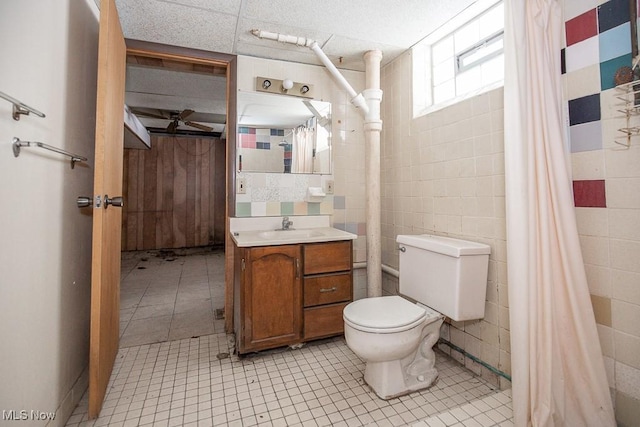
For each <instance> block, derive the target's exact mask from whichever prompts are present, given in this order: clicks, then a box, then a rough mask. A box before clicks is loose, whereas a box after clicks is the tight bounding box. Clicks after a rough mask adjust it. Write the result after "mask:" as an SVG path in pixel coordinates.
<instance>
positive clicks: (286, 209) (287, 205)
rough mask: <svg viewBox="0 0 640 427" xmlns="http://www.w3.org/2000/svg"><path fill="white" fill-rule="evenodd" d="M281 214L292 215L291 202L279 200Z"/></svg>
mask: <svg viewBox="0 0 640 427" xmlns="http://www.w3.org/2000/svg"><path fill="white" fill-rule="evenodd" d="M280 214H281V215H293V202H280Z"/></svg>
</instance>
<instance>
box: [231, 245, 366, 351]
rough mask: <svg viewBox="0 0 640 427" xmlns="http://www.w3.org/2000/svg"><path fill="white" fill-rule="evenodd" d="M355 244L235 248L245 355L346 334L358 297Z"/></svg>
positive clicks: (238, 321) (238, 323) (239, 342)
mask: <svg viewBox="0 0 640 427" xmlns="http://www.w3.org/2000/svg"><path fill="white" fill-rule="evenodd" d="M352 265H353V258H352V242H351V241H350V240H348V241H338V242H323V243H304V244H299V245H282V246H257V247H237V246H236V247H235V275H234V276H235V286H234V306H235V308H234V316H235V317H234V324H235V332H236V350H237V351H238V353H239V354H244V353H248V352H253V351H259V350H265V349H268V348H275V347H280V346H284V345H292V344H298V343H301V342H304V341H308V340H312V339H318V338H325V337H330V336H333V335H340V334H342V333H343V332H344V321H343V319H342V310H343V309H344V307H345V306H346V305H347V304H348V303H349V302H351V300H352V298H353V290H352V289H353V275H352Z"/></svg>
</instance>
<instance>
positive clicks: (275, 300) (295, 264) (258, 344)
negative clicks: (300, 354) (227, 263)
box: [243, 245, 302, 351]
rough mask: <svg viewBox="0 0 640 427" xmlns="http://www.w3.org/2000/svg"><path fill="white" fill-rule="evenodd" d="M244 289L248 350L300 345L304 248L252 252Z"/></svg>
mask: <svg viewBox="0 0 640 427" xmlns="http://www.w3.org/2000/svg"><path fill="white" fill-rule="evenodd" d="M248 253H249V256H248V259H247V263H246V267H245V268H246V269H247V273H248V274H246V277H245V279H246V281H245V286H244V292H245V295H244V297H245V298H244V303H245V307H244V316H243V317H244V338H245V339H244V347H245V350H251V351H253V350H262V349H266V348H273V347H278V346H281V345H287V344H292V343H296V342H300V340H301V337H302V290H301V278H300V246H298V245H286V246H271V247H257V248H251V250H249V251H248Z"/></svg>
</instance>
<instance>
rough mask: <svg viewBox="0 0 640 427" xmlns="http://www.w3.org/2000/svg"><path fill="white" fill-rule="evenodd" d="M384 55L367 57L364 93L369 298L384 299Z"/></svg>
mask: <svg viewBox="0 0 640 427" xmlns="http://www.w3.org/2000/svg"><path fill="white" fill-rule="evenodd" d="M381 60H382V52H380V51H379V50H370V51H368V52H366V53H365V54H364V61H365V73H366V74H365V79H366V86H367V88H366V89H365V90H364V91H363V94H364V97H365V99H366V101H367V105H368V106H369V111H368V112H367V114H366V115H365V120H364V131H365V162H366V164H365V180H366V183H365V184H366V189H367V200H366V216H367V296H368V297H378V296H381V295H382V244H381V240H382V237H381V236H382V232H381V225H380V209H381V207H380V132H381V131H382V120H381V119H380V102H381V101H382V91H381V90H380V61H381Z"/></svg>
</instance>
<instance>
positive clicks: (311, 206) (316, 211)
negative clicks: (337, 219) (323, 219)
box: [307, 203, 320, 215]
mask: <svg viewBox="0 0 640 427" xmlns="http://www.w3.org/2000/svg"><path fill="white" fill-rule="evenodd" d="M307 209H308V213H307V215H320V203H307Z"/></svg>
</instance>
